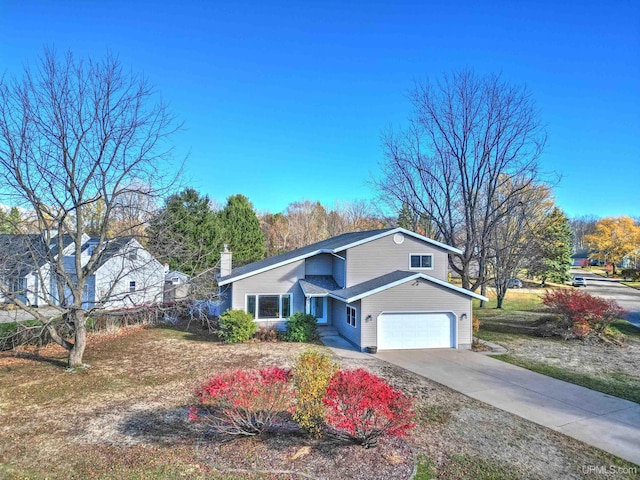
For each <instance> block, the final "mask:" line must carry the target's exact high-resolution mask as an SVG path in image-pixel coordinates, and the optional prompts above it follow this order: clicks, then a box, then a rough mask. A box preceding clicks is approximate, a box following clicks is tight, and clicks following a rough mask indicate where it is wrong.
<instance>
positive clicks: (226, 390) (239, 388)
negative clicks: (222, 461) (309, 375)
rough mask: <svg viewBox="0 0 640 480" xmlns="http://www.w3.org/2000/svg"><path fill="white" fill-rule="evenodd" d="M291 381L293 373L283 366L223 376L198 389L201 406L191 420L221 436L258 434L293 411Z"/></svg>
mask: <svg viewBox="0 0 640 480" xmlns="http://www.w3.org/2000/svg"><path fill="white" fill-rule="evenodd" d="M290 379H291V372H290V371H289V370H284V369H282V368H279V367H267V368H263V369H262V370H234V371H231V372H225V373H221V374H220V375H217V376H215V377H212V378H210V379H209V380H207V381H206V382H205V383H204V385H202V386H201V387H200V388H198V389H197V390H196V397H197V398H198V401H199V403H200V405H199V407H198V408H196V407H192V408H191V410H190V412H189V418H190V419H191V420H193V421H204V422H207V423H209V424H210V425H211V426H212V427H213V428H214V429H215V430H216V431H217V432H220V433H226V434H230V435H258V434H260V433H262V432H264V431H265V430H267V429H269V428H270V427H271V426H272V425H273V424H274V423H275V422H276V421H277V420H278V417H279V416H280V415H282V414H284V413H286V412H289V411H290V410H291V408H292V405H293V388H292V386H291V382H290Z"/></svg>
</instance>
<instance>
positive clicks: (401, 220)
mask: <svg viewBox="0 0 640 480" xmlns="http://www.w3.org/2000/svg"><path fill="white" fill-rule="evenodd" d="M398 226H399V227H400V228H404V229H405V230H411V231H413V229H414V228H415V221H414V219H413V215H412V214H411V209H410V208H409V205H407V204H406V203H403V204H402V209H401V210H400V213H399V214H398Z"/></svg>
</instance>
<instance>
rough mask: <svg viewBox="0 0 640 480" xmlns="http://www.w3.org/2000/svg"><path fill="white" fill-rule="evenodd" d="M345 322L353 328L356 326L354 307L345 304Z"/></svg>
mask: <svg viewBox="0 0 640 480" xmlns="http://www.w3.org/2000/svg"><path fill="white" fill-rule="evenodd" d="M347 323H348V324H349V325H351V326H352V327H353V328H355V327H356V307H351V306H349V305H347Z"/></svg>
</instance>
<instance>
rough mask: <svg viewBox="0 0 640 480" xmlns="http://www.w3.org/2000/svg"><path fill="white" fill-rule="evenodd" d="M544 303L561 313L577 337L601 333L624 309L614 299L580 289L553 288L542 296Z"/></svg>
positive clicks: (567, 325) (568, 327) (566, 324)
mask: <svg viewBox="0 0 640 480" xmlns="http://www.w3.org/2000/svg"><path fill="white" fill-rule="evenodd" d="M542 303H543V304H545V305H546V306H548V307H549V308H551V310H553V311H554V312H555V313H557V314H559V315H560V316H561V317H562V319H563V320H564V324H565V326H566V327H567V329H569V330H570V331H571V333H572V334H573V336H575V337H577V338H585V337H587V336H589V335H600V334H601V333H602V332H603V331H604V329H605V328H606V327H607V325H609V324H610V323H611V322H612V321H613V320H615V319H616V318H618V317H620V316H622V315H623V314H624V310H623V309H622V308H621V307H620V305H618V304H617V303H616V302H615V301H614V300H606V299H604V298H599V297H594V296H593V295H589V294H588V293H586V292H581V291H578V290H569V289H561V290H552V291H547V292H546V293H545V295H544V296H543V297H542Z"/></svg>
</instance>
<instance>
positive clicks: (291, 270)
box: [231, 260, 305, 313]
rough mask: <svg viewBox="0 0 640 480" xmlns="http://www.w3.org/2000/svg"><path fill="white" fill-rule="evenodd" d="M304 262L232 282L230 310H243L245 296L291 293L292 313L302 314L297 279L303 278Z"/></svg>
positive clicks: (302, 298) (302, 301) (300, 293)
mask: <svg viewBox="0 0 640 480" xmlns="http://www.w3.org/2000/svg"><path fill="white" fill-rule="evenodd" d="M304 272H305V261H304V260H299V261H297V262H293V263H290V264H288V265H283V266H282V267H278V268H274V269H272V270H268V271H266V272H263V273H259V274H257V275H252V276H250V277H247V278H244V279H242V280H238V281H236V282H233V290H232V292H233V293H232V295H231V308H232V309H234V310H244V308H245V296H246V295H247V294H269V293H291V294H293V311H292V312H291V313H296V312H304V295H303V293H302V289H301V288H300V285H299V284H298V279H300V278H304Z"/></svg>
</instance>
